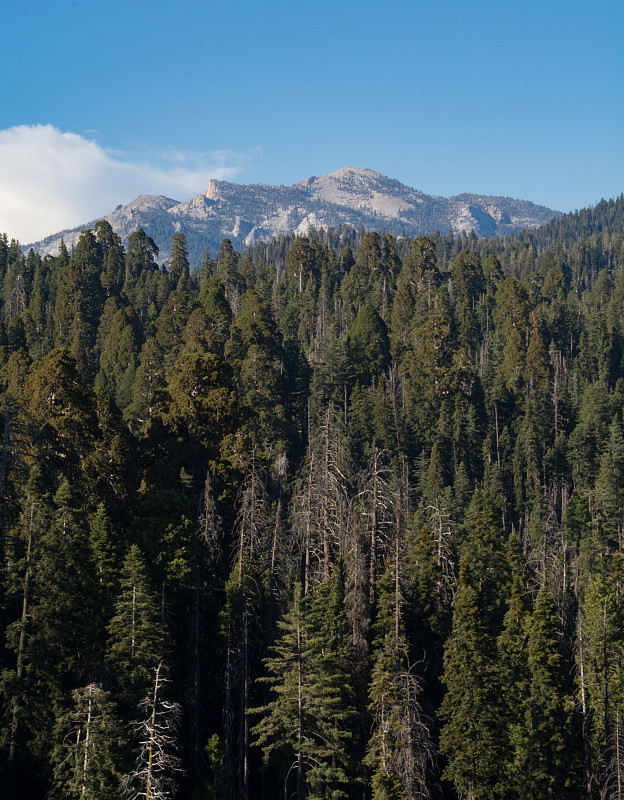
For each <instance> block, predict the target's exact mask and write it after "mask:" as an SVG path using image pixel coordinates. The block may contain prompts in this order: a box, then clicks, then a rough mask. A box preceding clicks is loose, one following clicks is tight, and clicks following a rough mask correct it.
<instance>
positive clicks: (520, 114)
mask: <svg viewBox="0 0 624 800" xmlns="http://www.w3.org/2000/svg"><path fill="white" fill-rule="evenodd" d="M2 22H3V26H2V27H3V32H4V35H3V44H2V49H1V50H0V230H6V231H7V233H9V235H13V236H17V237H19V238H20V240H21V241H23V242H24V241H29V240H32V239H34V238H38V237H39V236H43V235H46V234H49V233H53V232H55V231H56V230H58V229H60V228H61V227H64V226H70V225H76V224H80V223H81V222H86V221H88V220H89V219H91V218H93V217H95V216H97V215H100V214H104V213H107V212H108V211H110V210H112V208H113V207H114V206H115V205H117V203H121V202H128V201H129V200H131V199H133V198H134V197H135V196H136V195H137V194H140V193H151V194H167V195H169V196H171V197H174V198H175V199H178V200H184V199H187V198H188V197H191V196H193V195H194V194H197V193H198V192H200V191H203V189H204V188H205V182H206V180H207V178H208V177H209V176H211V175H213V176H216V177H221V178H223V179H226V180H233V181H236V182H241V183H275V184H291V183H294V182H296V181H299V180H302V179H303V178H306V177H308V176H310V175H315V174H316V175H318V174H325V173H328V172H332V171H334V170H336V169H339V168H340V167H343V166H347V165H349V166H357V167H368V168H371V169H374V170H377V171H379V172H382V173H384V174H386V175H389V176H390V177H393V178H398V179H399V180H400V181H402V182H403V183H405V184H407V185H409V186H412V187H414V188H416V189H420V190H422V191H424V192H427V193H429V194H437V195H443V196H451V195H454V194H459V193H461V192H478V193H484V194H492V195H506V196H511V197H522V198H524V199H527V200H532V201H534V202H537V203H542V204H544V205H547V206H550V207H551V208H557V209H559V210H562V211H570V210H574V209H576V208H581V207H584V206H587V205H591V204H593V203H595V202H597V201H598V200H600V199H601V198H603V197H612V196H614V195H617V194H619V193H620V192H621V191H622V190H624V4H622V2H621V0H613V2H611V0H595V1H594V2H593V3H592V4H591V5H590V4H589V3H579V2H575V1H574V0H568V2H560V1H559V0H539V1H538V0H528V1H526V2H516V3H504V2H501V0H496V2H493V0H492V1H490V0H476V2H472V3H469V2H456V1H453V2H444V1H443V0H438V2H434V1H433V0H425V1H424V2H407V1H406V0H387V1H386V2H384V3H383V4H382V3H368V4H364V3H362V2H357V3H356V2H351V0H346V1H344V2H341V0H334V2H327V0H317V2H316V3H314V4H305V5H304V4H299V5H298V4H294V3H292V0H291V1H290V2H285V1H284V2H282V0H278V2H271V3H267V4H261V3H258V2H257V0H256V2H247V0H245V2H241V1H240V0H230V2H228V3H225V2H222V3H215V2H210V0H209V1H208V2H206V1H205V0H204V2H190V1H189V0H180V1H179V2H178V3H177V4H173V3H164V2H161V0H150V2H144V0H139V1H138V2H132V0H130V1H128V0H125V2H123V3H122V2H119V0H108V1H107V2H106V3H104V2H100V0H89V2H86V1H84V0H81V1H80V2H79V1H78V0H74V2H67V1H66V0H54V2H49V0H46V2H42V1H41V0H35V1H34V2H30V3H28V4H22V5H18V4H17V3H11V4H10V6H8V7H7V6H5V8H4V9H3V20H2Z"/></svg>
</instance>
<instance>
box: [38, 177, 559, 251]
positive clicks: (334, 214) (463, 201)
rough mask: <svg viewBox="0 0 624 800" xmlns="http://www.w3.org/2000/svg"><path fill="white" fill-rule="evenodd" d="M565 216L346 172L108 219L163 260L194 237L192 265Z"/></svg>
mask: <svg viewBox="0 0 624 800" xmlns="http://www.w3.org/2000/svg"><path fill="white" fill-rule="evenodd" d="M559 216H561V214H560V212H558V211H554V210H552V209H549V208H546V207H545V206H540V205H537V204H535V203H531V202H530V201H526V200H518V199H514V198H510V197H495V196H491V195H481V194H472V193H464V194H462V195H457V196H455V197H450V198H445V197H438V196H435V195H427V194H425V193H424V192H421V191H419V190H417V189H413V188H411V187H409V186H406V185H405V184H402V183H401V182H400V181H399V180H397V179H396V178H389V177H388V176H386V175H383V174H382V173H379V172H375V171H374V170H371V169H363V168H358V167H342V168H341V169H339V170H337V171H335V172H332V173H329V174H327V175H318V176H317V175H312V176H310V177H308V178H305V179H304V180H302V181H299V182H298V183H295V184H293V185H292V186H277V185H269V184H237V183H230V182H229V181H222V180H217V179H213V178H211V179H210V180H209V181H208V184H207V186H206V189H205V191H204V192H202V193H199V194H197V195H195V196H194V197H191V198H190V199H189V200H185V201H182V202H180V201H177V200H174V199H173V198H170V197H166V196H165V195H139V196H138V197H136V198H135V199H134V200H132V201H131V202H129V203H126V204H121V205H118V206H117V207H116V208H115V209H114V210H113V211H112V212H111V213H110V214H107V215H105V216H104V217H100V219H106V220H107V221H108V222H110V224H111V226H112V227H113V229H114V230H115V231H116V232H117V233H118V234H119V235H120V236H121V237H122V239H123V240H124V242H126V241H127V239H128V236H129V235H130V234H131V233H133V232H134V231H135V230H137V228H139V227H141V228H143V229H144V230H145V232H146V233H147V234H148V235H150V236H151V237H152V238H153V239H154V240H155V241H156V244H157V245H158V246H159V248H160V251H161V259H160V260H163V259H164V258H166V254H167V253H168V252H169V246H170V240H171V236H172V234H174V233H178V232H183V233H185V234H186V237H187V244H188V249H189V256H190V259H191V263H199V261H200V259H201V257H202V256H203V254H204V253H205V251H206V248H208V249H209V251H210V252H211V253H213V254H214V253H215V252H216V251H217V250H218V248H219V245H220V243H221V241H222V240H223V239H224V238H228V239H230V240H231V241H232V244H233V245H234V247H235V248H236V249H239V250H240V249H243V248H244V247H246V246H249V245H251V244H254V243H255V242H257V241H259V240H269V239H271V238H273V237H274V236H279V235H280V234H289V233H295V234H298V235H304V234H306V233H308V232H309V231H310V229H313V228H316V229H318V228H329V227H337V226H339V225H345V224H346V225H351V226H354V227H356V228H360V227H364V228H365V229H369V230H370V229H381V228H385V229H386V230H392V231H394V232H395V233H396V234H397V235H400V234H402V233H405V234H408V235H411V236H415V235H419V234H427V233H433V232H435V231H436V230H439V231H443V232H447V231H449V230H453V231H455V232H460V231H470V230H474V231H475V232H476V233H477V234H478V235H479V236H492V235H497V234H498V235H504V234H507V233H513V232H515V231H518V230H522V229H525V228H535V227H538V226H539V225H542V224H544V223H546V222H548V221H550V220H551V219H554V218H557V217H559ZM96 221H97V220H93V221H92V222H90V223H86V224H83V225H80V226H77V227H75V228H71V229H66V230H63V231H59V232H58V233H55V234H52V235H51V236H48V237H46V238H45V239H42V240H40V241H39V242H34V243H32V244H30V245H26V249H28V248H30V247H32V248H33V249H34V250H36V251H37V252H39V253H40V254H41V255H45V254H46V253H54V252H56V251H57V250H58V247H59V245H60V241H61V238H63V239H64V241H65V244H66V245H67V246H68V247H70V248H71V246H72V245H73V244H74V243H75V242H76V241H77V239H78V236H79V235H80V231H82V230H84V229H85V227H90V226H92V225H94V224H95V222H96Z"/></svg>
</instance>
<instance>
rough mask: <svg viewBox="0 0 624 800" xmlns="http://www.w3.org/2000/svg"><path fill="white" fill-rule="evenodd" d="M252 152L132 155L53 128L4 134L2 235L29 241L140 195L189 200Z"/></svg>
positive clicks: (0, 142) (0, 134)
mask: <svg viewBox="0 0 624 800" xmlns="http://www.w3.org/2000/svg"><path fill="white" fill-rule="evenodd" d="M252 154H253V151H251V152H250V153H247V154H236V153H230V152H227V151H215V152H208V153H195V152H185V151H178V150H166V151H160V152H159V151H152V152H151V153H149V154H148V155H144V156H143V158H141V159H137V158H134V159H133V158H131V157H128V156H126V155H125V154H121V153H114V152H112V151H107V150H105V149H104V148H102V147H101V146H100V145H98V144H97V142H95V141H93V140H92V139H87V138H85V137H83V136H80V135H78V134H76V133H64V132H62V131H60V130H58V128H55V127H53V126H52V125H19V126H17V127H14V128H8V129H6V130H2V131H0V232H5V233H7V234H8V236H9V238H16V239H19V240H20V242H22V243H23V244H26V243H28V242H33V241H36V240H38V239H42V238H44V237H45V236H49V235H50V234H53V233H56V232H57V231H60V230H63V229H64V228H72V227H75V226H77V225H80V224H81V223H84V222H90V221H91V220H92V219H95V218H97V217H98V216H102V215H104V214H107V213H109V212H110V211H112V210H113V208H114V207H115V206H117V205H118V204H119V203H127V202H129V201H130V200H132V199H134V198H135V197H136V196H137V195H139V194H164V195H167V196H168V197H172V198H174V199H175V200H186V199H188V198H189V197H192V196H194V195H195V194H197V193H198V192H201V191H203V189H204V188H205V184H206V182H207V181H208V179H209V178H221V179H229V178H232V177H234V176H235V175H236V173H237V172H238V171H239V170H240V168H241V166H242V163H243V162H244V161H246V160H248V158H249V157H251V155H252Z"/></svg>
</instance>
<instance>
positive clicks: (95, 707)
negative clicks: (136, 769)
mask: <svg viewBox="0 0 624 800" xmlns="http://www.w3.org/2000/svg"><path fill="white" fill-rule="evenodd" d="M72 698H73V708H72V709H71V711H70V712H68V713H67V714H66V715H65V716H64V717H63V718H61V719H60V720H59V722H58V725H57V727H58V729H59V731H60V733H61V734H62V740H61V741H60V743H59V744H58V745H57V746H56V748H55V751H54V752H53V756H52V758H53V762H56V763H55V765H54V783H55V790H53V792H52V797H59V798H74V797H75V798H84V800H116V798H118V797H119V775H118V770H119V762H120V739H121V726H120V723H119V721H118V719H117V717H116V714H115V711H114V703H113V701H112V699H111V696H110V694H109V693H108V692H105V691H104V690H103V689H102V687H101V686H100V685H99V684H95V683H90V684H88V685H87V686H85V687H83V688H80V689H74V691H73V692H72Z"/></svg>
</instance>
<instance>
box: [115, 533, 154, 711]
mask: <svg viewBox="0 0 624 800" xmlns="http://www.w3.org/2000/svg"><path fill="white" fill-rule="evenodd" d="M120 582H121V587H120V593H119V595H118V598H117V600H116V602H115V613H114V615H113V617H112V618H111V621H110V623H109V625H108V634H109V639H108V657H107V660H108V664H109V666H110V668H111V670H112V672H113V675H114V676H115V680H116V683H117V686H118V690H117V697H118V699H119V703H120V707H121V708H122V710H123V712H124V714H125V715H128V716H130V717H131V718H132V717H133V716H134V714H135V710H136V705H137V703H138V702H139V701H140V700H141V699H143V698H144V697H145V696H146V694H147V692H148V691H149V688H150V686H151V685H152V674H153V670H154V669H155V668H156V667H157V666H158V663H159V661H160V658H161V655H162V649H163V634H162V630H161V613H160V607H159V602H158V598H157V597H156V595H155V594H154V593H153V591H152V590H151V589H150V586H149V583H148V579H147V572H146V569H145V563H144V560H143V557H142V555H141V552H140V551H139V548H138V547H137V545H132V546H131V547H130V549H129V551H128V554H127V556H126V558H125V560H124V563H123V566H122V569H121V581H120Z"/></svg>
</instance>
